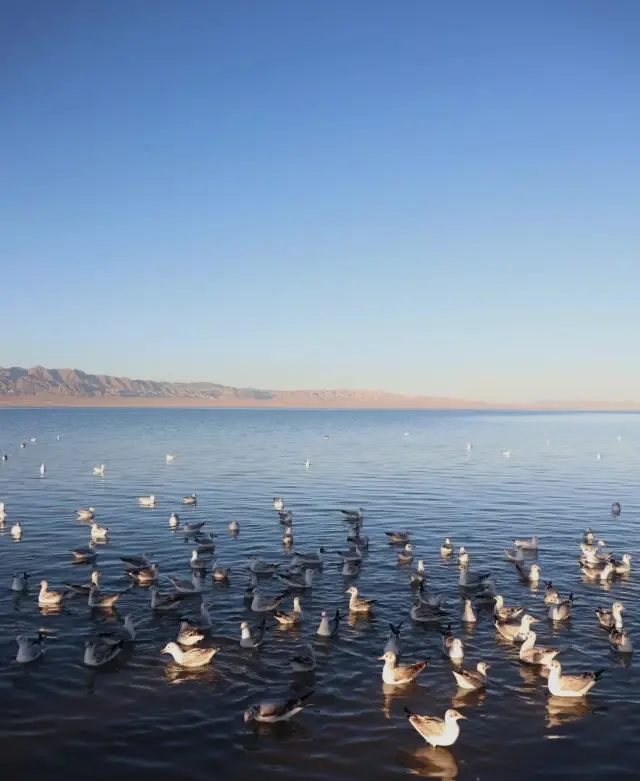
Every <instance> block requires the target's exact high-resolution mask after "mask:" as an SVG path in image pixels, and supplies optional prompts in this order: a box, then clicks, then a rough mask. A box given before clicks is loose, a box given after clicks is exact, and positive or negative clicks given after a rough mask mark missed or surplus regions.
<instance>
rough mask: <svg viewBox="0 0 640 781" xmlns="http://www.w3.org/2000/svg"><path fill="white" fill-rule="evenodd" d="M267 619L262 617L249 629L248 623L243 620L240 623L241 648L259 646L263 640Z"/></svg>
mask: <svg viewBox="0 0 640 781" xmlns="http://www.w3.org/2000/svg"><path fill="white" fill-rule="evenodd" d="M266 622H267V619H266V618H264V617H263V619H262V621H261V622H260V624H259V626H258V627H257V628H256V629H254V630H253V631H251V629H250V628H249V624H248V623H247V622H246V621H243V622H242V623H241V624H240V647H241V648H259V647H260V646H261V645H262V643H263V642H264V628H265V625H266Z"/></svg>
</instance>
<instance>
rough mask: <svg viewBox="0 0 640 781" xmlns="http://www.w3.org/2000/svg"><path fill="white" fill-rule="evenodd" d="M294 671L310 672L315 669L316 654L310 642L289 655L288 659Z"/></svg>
mask: <svg viewBox="0 0 640 781" xmlns="http://www.w3.org/2000/svg"><path fill="white" fill-rule="evenodd" d="M289 663H290V665H291V669H292V670H293V672H294V673H310V672H312V671H313V670H315V669H316V655H315V653H314V650H313V646H312V645H311V643H307V644H306V645H305V646H303V650H302V651H300V652H299V653H297V654H295V655H294V656H292V657H291V659H290V661H289Z"/></svg>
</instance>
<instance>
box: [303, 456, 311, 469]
mask: <svg viewBox="0 0 640 781" xmlns="http://www.w3.org/2000/svg"><path fill="white" fill-rule="evenodd" d="M310 467H311V461H309V459H308V458H307V460H306V461H305V462H304V468H305V469H309V468H310Z"/></svg>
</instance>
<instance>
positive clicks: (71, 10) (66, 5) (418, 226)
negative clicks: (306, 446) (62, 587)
mask: <svg viewBox="0 0 640 781" xmlns="http://www.w3.org/2000/svg"><path fill="white" fill-rule="evenodd" d="M639 24H640V3H636V2H634V0H627V1H626V2H625V0H618V1H617V2H616V3H610V2H608V0H564V2H561V3H559V2H556V1H555V0H554V1H551V0H548V1H546V2H545V1H541V2H536V3H514V2H512V0H504V1H503V2H497V1H495V0H494V1H492V0H485V2H482V3H479V2H476V1H475V0H469V1H468V2H462V0H459V1H458V2H451V3H436V2H427V0H402V1H401V2H395V3H394V2H388V0H385V1H384V2H383V1H382V0H351V1H350V2H344V0H342V1H341V2H338V1H337V0H322V2H321V1H320V0H307V2H299V0H272V1H271V2H263V1H262V0H235V1H234V2H214V1H213V0H210V1H207V0H202V1H201V2H196V1H195V0H183V2H175V1H174V0H136V2H135V3H125V2H120V3H117V2H116V3H110V2H102V3H87V2H85V1H84V0H77V1H74V2H70V1H67V0H59V2H57V3H35V4H25V3H23V2H18V1H17V0H13V2H5V3H3V4H2V5H1V7H0V105H1V106H2V121H1V122H0V172H1V173H0V176H1V180H2V186H1V187H0V264H1V268H2V274H1V276H0V280H1V282H2V315H3V317H2V320H3V327H2V330H1V332H0V365H5V366H6V365H12V364H18V365H23V366H24V365H33V364H36V363H40V364H43V365H46V366H52V367H60V366H72V367H76V368H83V369H85V370H87V371H92V372H104V373H110V374H127V375H129V376H135V377H145V378H154V379H167V380H212V381H218V382H223V383H228V384H235V385H253V386H258V387H269V388H299V387H300V388H302V387H359V388H380V389H385V390H392V391H399V392H403V393H420V394H429V395H450V396H458V397H466V398H482V399H488V400H514V401H522V400H532V399H550V398H554V399H567V398H579V399H636V400H639V399H640V369H638V362H637V359H636V356H637V351H638V342H639V336H640V307H638V300H637V299H638V292H639V291H640V263H639V262H638V251H639V249H640V240H639V231H640V219H639V217H640V157H639V149H640V147H639V146H638V139H639V138H640V101H638V83H639V80H640V49H638V46H637V30H638V25H639Z"/></svg>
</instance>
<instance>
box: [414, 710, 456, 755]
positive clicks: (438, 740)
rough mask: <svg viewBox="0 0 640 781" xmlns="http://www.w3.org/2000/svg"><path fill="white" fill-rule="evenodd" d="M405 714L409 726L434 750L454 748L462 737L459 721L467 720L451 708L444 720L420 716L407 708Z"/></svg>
mask: <svg viewBox="0 0 640 781" xmlns="http://www.w3.org/2000/svg"><path fill="white" fill-rule="evenodd" d="M404 712H405V714H406V716H407V718H408V719H409V724H411V726H412V727H413V728H414V729H415V730H416V732H417V733H418V734H419V735H421V736H422V737H423V738H424V739H425V740H426V742H427V743H428V744H429V745H430V746H433V747H434V748H435V747H436V746H453V744H454V743H455V742H456V740H457V739H458V736H459V735H460V727H459V726H458V720H459V719H466V718H467V717H466V716H463V715H462V714H461V713H458V711H457V710H454V709H453V708H449V710H448V711H447V712H446V713H445V714H444V720H443V719H437V718H435V717H434V716H418V714H417V713H412V712H411V711H410V710H409V708H407V707H405V709H404Z"/></svg>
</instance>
